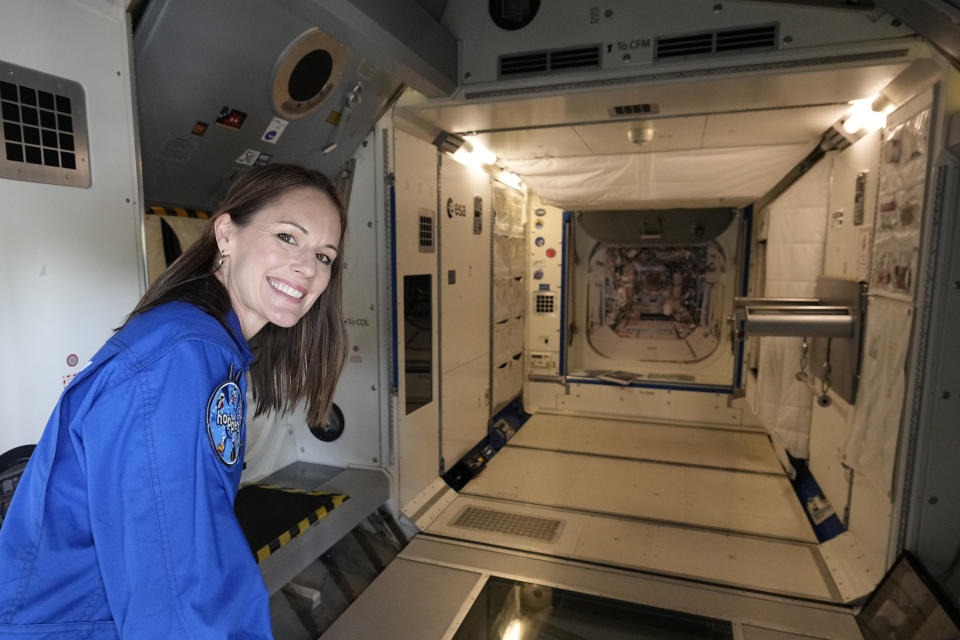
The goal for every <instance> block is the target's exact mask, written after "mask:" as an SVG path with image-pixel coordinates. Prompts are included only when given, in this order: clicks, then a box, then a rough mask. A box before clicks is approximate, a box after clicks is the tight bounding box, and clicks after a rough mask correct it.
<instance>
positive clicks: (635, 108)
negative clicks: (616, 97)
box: [607, 103, 660, 118]
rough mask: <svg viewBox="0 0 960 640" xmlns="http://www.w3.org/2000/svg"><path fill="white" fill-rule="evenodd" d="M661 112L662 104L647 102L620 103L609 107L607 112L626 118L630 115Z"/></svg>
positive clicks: (613, 116) (613, 115) (612, 115)
mask: <svg viewBox="0 0 960 640" xmlns="http://www.w3.org/2000/svg"><path fill="white" fill-rule="evenodd" d="M657 113H660V105H656V104H652V103H645V104H618V105H616V106H613V107H607V114H608V115H609V116H610V117H611V118H626V117H630V116H645V115H653V114H657Z"/></svg>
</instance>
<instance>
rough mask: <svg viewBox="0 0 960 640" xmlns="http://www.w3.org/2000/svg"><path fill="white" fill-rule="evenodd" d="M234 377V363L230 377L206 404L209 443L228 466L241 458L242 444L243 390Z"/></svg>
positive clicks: (218, 387) (219, 386) (221, 460)
mask: <svg viewBox="0 0 960 640" xmlns="http://www.w3.org/2000/svg"><path fill="white" fill-rule="evenodd" d="M233 377H234V376H233V367H230V377H229V379H227V380H225V381H223V382H221V383H220V384H219V385H217V388H216V389H214V390H213V393H212V394H211V395H210V402H209V403H208V404H207V436H208V437H209V438H210V446H211V447H213V452H214V453H215V454H216V456H217V458H218V459H219V460H220V462H222V463H223V464H225V465H227V466H228V467H232V466H233V465H234V464H236V463H237V460H239V459H240V448H241V447H242V446H243V394H242V393H241V391H240V385H239V384H237V383H236V382H235V381H234V380H233Z"/></svg>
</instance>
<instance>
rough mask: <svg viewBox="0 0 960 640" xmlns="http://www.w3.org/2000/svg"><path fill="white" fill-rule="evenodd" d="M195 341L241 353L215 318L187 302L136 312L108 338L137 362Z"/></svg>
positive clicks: (169, 303)
mask: <svg viewBox="0 0 960 640" xmlns="http://www.w3.org/2000/svg"><path fill="white" fill-rule="evenodd" d="M198 341H199V342H205V343H209V344H213V345H219V346H221V347H223V348H224V349H227V350H229V351H231V352H234V353H242V352H243V351H245V349H244V348H241V345H240V344H238V341H237V339H236V338H235V337H234V336H232V335H231V334H230V332H228V331H227V329H226V327H224V325H223V324H221V323H220V321H219V320H218V319H217V318H215V317H213V316H212V315H210V314H209V313H207V312H206V311H204V310H203V309H201V308H199V307H197V306H195V305H193V304H190V303H188V302H168V303H165V304H162V305H159V306H157V307H154V308H153V309H150V310H148V311H144V312H143V313H139V314H137V315H136V316H134V317H133V318H130V320H129V321H128V322H127V323H126V324H125V325H124V326H123V328H122V329H120V331H118V332H117V333H116V334H115V335H114V337H113V338H112V339H111V342H114V343H116V344H117V346H118V347H120V348H121V349H123V350H125V351H128V352H131V353H132V355H135V357H136V359H137V360H141V361H144V360H148V359H150V358H151V356H156V355H160V354H162V353H165V352H167V351H170V350H171V349H173V348H175V347H176V346H178V345H181V344H185V343H195V342H198ZM243 346H244V347H245V345H243Z"/></svg>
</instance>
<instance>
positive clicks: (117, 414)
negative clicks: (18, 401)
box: [0, 302, 272, 640]
mask: <svg viewBox="0 0 960 640" xmlns="http://www.w3.org/2000/svg"><path fill="white" fill-rule="evenodd" d="M228 324H229V325H230V327H231V328H232V330H233V333H234V335H233V336H232V335H231V334H230V333H229V332H228V331H227V330H226V329H225V328H224V327H223V325H221V324H220V323H219V322H218V321H217V320H216V319H215V318H213V317H212V316H210V315H209V314H207V313H205V312H204V311H202V310H201V309H199V308H198V307H195V306H193V305H191V304H188V303H185V302H173V303H169V304H165V305H162V306H160V307H157V308H155V309H152V310H150V311H147V312H146V313H143V314H140V315H138V316H137V317H135V318H133V319H132V320H130V322H129V323H127V325H126V326H125V327H124V328H123V329H121V330H120V331H119V332H117V333H116V334H115V335H114V336H113V337H112V338H111V339H110V340H109V341H108V342H107V343H106V344H105V345H104V346H103V348H101V349H100V351H99V352H97V354H96V355H95V356H94V357H93V359H92V361H91V363H90V364H88V365H87V366H86V368H84V369H83V370H82V371H81V372H80V373H79V374H78V375H77V377H76V378H75V379H74V380H73V381H72V382H71V383H70V385H69V386H68V387H67V389H66V390H65V391H64V393H63V395H61V397H60V401H59V402H58V403H57V406H56V407H55V409H54V411H53V415H52V416H51V417H50V421H49V422H48V423H47V426H46V430H45V431H44V433H43V436H42V437H41V439H40V442H39V444H38V445H37V448H36V450H35V451H34V453H33V455H32V456H31V458H30V462H29V463H28V465H27V468H26V470H25V472H24V474H23V477H22V479H21V482H20V485H19V486H18V488H17V490H16V493H15V494H14V497H13V502H12V504H11V505H10V510H9V512H8V514H7V517H6V519H5V520H4V522H3V525H2V528H0V638H10V637H16V638H30V639H31V640H39V639H41V638H58V639H59V638H78V639H79V638H90V639H97V640H99V639H101V638H103V639H106V638H120V637H122V638H136V639H137V640H141V639H147V638H164V639H169V638H217V639H218V640H220V639H223V638H271V637H272V635H271V631H270V609H269V596H268V594H267V591H266V588H265V587H264V584H263V579H262V578H261V577H260V572H259V570H258V569H257V565H256V562H255V561H254V558H253V554H252V553H251V552H250V547H249V546H248V544H247V541H246V539H245V538H244V535H243V532H242V531H241V529H240V526H239V524H238V522H237V519H236V516H234V513H233V501H234V497H235V496H236V493H237V488H238V485H239V483H240V474H241V470H242V467H243V455H242V451H243V438H244V436H245V433H244V429H243V424H244V417H245V416H244V415H243V409H244V407H243V405H242V403H243V399H244V398H245V392H246V381H245V379H244V376H243V375H242V373H243V372H244V371H246V370H247V369H248V367H249V366H250V362H251V360H252V359H253V356H252V354H251V353H250V350H249V348H248V346H247V344H246V341H245V340H244V339H243V335H242V333H241V331H240V323H239V321H238V320H237V316H236V314H235V313H234V312H233V311H231V312H230V314H229V317H228ZM234 372H235V373H234ZM231 376H233V377H232V380H231V378H230V377H231ZM231 408H232V411H233V413H232V414H229V411H228V410H231ZM228 414H229V415H228ZM221 423H222V424H221Z"/></svg>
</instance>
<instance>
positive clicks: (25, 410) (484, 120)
mask: <svg viewBox="0 0 960 640" xmlns="http://www.w3.org/2000/svg"><path fill="white" fill-rule="evenodd" d="M2 14H3V16H4V17H3V19H0V36H2V37H0V81H2V84H0V86H2V87H3V89H4V93H3V94H2V96H0V97H2V100H3V116H2V117H3V134H2V135H3V139H2V140H0V151H2V154H0V201H2V202H3V207H2V215H3V222H4V227H5V231H4V233H3V234H2V237H0V255H2V256H3V257H2V264H3V271H4V276H5V277H4V278H3V282H2V284H0V287H2V289H0V292H2V297H3V299H4V300H6V301H7V302H6V303H5V305H4V308H5V310H4V313H3V314H0V329H2V330H0V341H2V351H3V353H4V354H5V358H4V364H3V365H2V366H0V406H2V407H3V418H4V426H3V428H2V429H0V488H2V490H3V492H2V493H0V507H2V508H3V511H4V513H5V512H6V509H7V507H8V506H9V503H10V500H11V498H12V496H13V492H14V489H15V487H16V480H17V478H18V477H19V474H21V473H22V471H23V468H24V467H25V465H26V464H28V460H29V454H30V451H31V450H32V445H34V444H35V443H36V442H37V441H38V439H39V438H40V434H41V432H42V429H43V425H44V424H45V423H46V420H47V418H48V415H49V411H50V409H51V408H52V407H53V406H54V404H55V403H56V401H57V398H58V397H59V395H60V394H61V392H62V391H63V389H64V388H65V387H66V386H67V385H69V383H70V381H71V380H72V379H73V377H74V376H75V375H76V374H77V373H78V371H79V370H80V369H81V368H82V366H83V363H84V362H87V361H88V360H89V359H90V357H91V356H92V354H93V353H95V352H96V350H97V349H98V348H99V346H100V345H101V344H103V342H104V341H105V340H106V339H107V338H108V337H109V336H110V335H111V333H112V331H113V329H114V328H115V327H117V326H119V325H120V324H121V323H122V321H123V319H124V317H125V316H126V314H127V313H129V311H130V310H131V309H132V308H133V306H134V305H135V304H136V302H137V300H138V299H139V298H140V296H141V295H142V294H143V292H144V291H145V290H146V288H147V287H148V286H149V285H150V283H151V282H153V281H154V280H155V279H156V278H157V277H158V276H159V275H160V274H161V273H163V271H164V270H165V269H166V267H167V266H168V265H169V264H170V263H172V261H173V260H175V259H176V258H177V256H179V255H180V254H181V253H182V252H183V250H184V249H185V248H187V247H188V246H189V245H190V244H191V243H192V242H193V241H194V240H195V239H196V238H197V237H198V236H199V234H200V232H201V230H202V229H203V228H204V225H205V224H207V222H208V219H209V218H210V216H211V214H212V212H214V211H215V208H216V206H217V203H218V200H219V199H220V198H221V197H222V195H223V193H224V191H225V189H226V186H227V185H228V184H230V182H231V181H232V180H233V179H234V178H236V177H237V176H238V175H240V174H241V173H242V172H243V171H245V170H247V169H249V168H250V167H257V166H262V165H267V164H271V163H280V162H283V163H294V164H301V165H304V166H308V167H311V168H314V169H318V170H320V171H322V172H324V173H325V174H327V175H328V176H330V177H331V178H332V179H334V180H335V181H336V183H337V185H338V186H339V187H340V188H341V190H342V191H343V194H344V198H345V200H346V202H347V204H348V212H349V213H348V218H349V226H348V232H347V237H346V241H345V242H346V246H345V248H344V249H345V250H344V257H345V262H344V270H345V271H344V274H345V275H344V322H345V324H346V327H347V332H348V335H349V341H350V347H349V352H348V357H347V364H346V368H345V370H344V373H343V375H342V377H341V379H340V382H339V385H338V388H337V391H336V396H335V399H334V400H335V406H334V409H333V411H332V412H331V414H330V416H329V417H328V419H327V421H326V422H324V423H322V424H308V420H307V419H306V417H305V412H304V410H303V409H302V408H301V407H297V408H295V409H294V410H293V411H291V412H290V413H287V414H275V413H272V414H268V415H266V416H257V417H253V414H254V411H253V410H251V411H249V413H248V418H247V422H246V436H245V438H246V439H245V445H244V472H243V480H242V485H241V487H242V488H241V494H242V493H243V492H244V489H245V488H259V489H263V490H275V491H279V493H275V494H270V495H271V496H272V497H267V498H253V497H250V496H252V495H253V494H252V493H247V494H246V495H247V496H248V497H247V498H246V500H247V502H246V503H245V505H244V507H243V510H242V511H243V514H246V515H245V516H244V515H242V514H241V509H240V507H239V506H238V516H240V517H241V524H242V525H243V526H244V530H245V532H247V533H248V540H249V541H250V546H251V551H252V552H253V554H254V556H255V558H256V560H257V562H258V564H259V567H260V570H261V574H262V575H263V578H264V582H265V584H266V586H267V589H268V591H269V592H270V594H271V611H272V613H273V615H274V623H273V624H274V633H275V635H276V636H277V637H290V638H296V637H318V636H319V635H320V634H321V633H323V634H324V637H334V638H336V637H345V638H346V637H388V636H390V637H411V638H412V637H418V638H420V637H434V636H435V637H437V638H440V637H443V638H454V637H456V638H467V637H471V638H472V637H494V636H493V635H491V636H487V635H482V633H491V634H492V633H494V632H493V631H492V629H494V628H495V627H496V625H501V627H502V626H503V624H505V623H504V619H505V618H504V615H505V614H503V613H500V614H498V613H496V611H494V609H495V607H494V606H493V604H492V603H494V602H495V601H496V602H498V603H500V604H502V603H503V602H508V601H509V602H513V603H514V604H516V605H517V607H520V608H523V607H527V609H526V613H525V614H524V615H527V616H528V619H529V620H536V621H537V622H536V624H538V625H541V626H540V627H538V628H540V629H541V632H542V633H545V634H548V632H552V633H554V635H549V634H548V635H542V636H537V635H533V632H532V631H530V632H529V633H528V635H522V634H520V632H519V631H516V634H515V635H512V636H510V635H509V634H508V633H506V632H504V631H503V629H502V628H501V630H500V631H499V632H497V634H496V637H512V638H520V637H627V636H615V635H609V636H601V635H591V632H588V631H585V630H584V629H583V628H581V629H580V630H579V631H576V629H577V628H578V627H577V625H578V624H587V623H586V622H584V620H585V618H584V616H586V614H584V613H581V614H577V613H576V612H577V611H581V612H582V611H586V609H580V608H579V607H580V605H569V603H570V602H572V601H571V600H569V599H568V598H570V597H573V596H572V594H579V595H583V594H590V597H592V598H595V599H597V602H595V603H594V604H595V605H596V606H598V607H600V609H598V610H597V611H601V612H602V611H607V612H608V613H609V610H607V609H603V607H605V606H608V605H607V604H604V603H600V601H599V599H604V602H607V601H608V600H609V601H615V602H620V603H621V604H623V606H624V607H626V606H627V604H624V603H628V604H629V605H630V607H633V608H635V609H638V610H641V611H645V612H646V613H645V614H643V615H647V614H649V615H653V616H654V617H656V616H655V614H656V612H657V611H660V612H663V611H671V612H675V613H676V614H677V615H678V616H686V617H687V618H689V619H690V620H693V619H694V618H695V619H696V621H698V622H697V624H700V623H703V624H707V622H704V621H710V622H709V624H714V623H716V624H718V625H719V626H718V627H717V628H718V629H721V631H719V632H717V633H719V635H716V636H710V637H752V638H768V637H769V638H774V637H777V638H779V637H797V638H801V637H837V638H840V637H843V638H846V637H857V638H859V637H868V638H872V637H950V636H949V633H947V632H946V631H943V630H944V629H947V630H949V629H953V630H956V629H957V628H958V627H957V625H958V624H960V619H958V618H957V617H956V609H957V606H958V594H960V571H958V568H957V567H958V564H960V548H958V543H957V539H956V534H955V532H956V531H957V530H958V528H960V508H958V507H960V477H958V470H957V466H956V464H955V463H954V458H955V457H956V453H957V452H958V451H960V432H958V431H957V429H955V428H954V418H953V416H955V415H956V410H955V409H954V408H953V407H952V404H954V403H956V402H957V401H958V398H960V389H957V388H956V385H957V381H958V380H960V371H958V370H957V369H958V367H960V358H956V357H953V356H954V355H955V354H956V353H957V352H958V349H960V336H958V335H957V333H956V332H955V331H950V328H951V327H953V326H956V322H957V321H958V320H960V318H958V315H960V306H958V303H957V300H956V296H957V295H958V293H957V291H958V288H957V286H956V283H957V282H960V280H958V276H957V268H958V267H957V264H956V260H955V255H956V253H957V252H956V251H955V247H957V246H958V240H960V235H958V234H960V228H958V225H957V224H956V215H955V214H956V211H957V205H958V201H957V197H958V184H960V180H958V178H960V169H958V167H960V164H958V160H960V156H958V149H960V116H958V113H960V73H958V62H957V60H958V55H960V28H958V26H957V25H958V24H960V8H958V7H957V6H956V3H954V2H951V1H949V0H919V1H915V2H909V1H907V0H902V1H901V0H866V1H859V2H852V1H844V0H836V1H833V0H817V1H814V0H810V1H805V0H795V1H784V2H772V1H769V2H768V1H763V0H724V1H723V2H713V1H710V2H706V1H703V0H643V1H642V2H640V1H636V0H609V1H608V2H603V3H601V2H594V1H593V0H590V1H587V0H564V1H562V2H542V3H541V2H539V1H538V0H518V1H515V2H506V1H502V2H501V1H494V0H491V1H490V2H476V1H475V0H392V1H391V2H376V1H374V0H339V1H333V0H330V1H328V0H300V1H294V0H262V1H258V2H253V1H243V2H235V1H234V0H207V1H204V2H199V3H197V2H188V1H185V0H133V1H130V2H120V1H119V0H68V1H64V2H54V1H53V0H14V1H12V2H7V3H5V5H4V7H3V9H2ZM18 87H19V91H18ZM34 90H35V91H36V95H38V96H40V102H41V104H39V105H38V106H36V107H34V106H33V105H34V104H35V103H31V102H29V101H28V100H27V99H26V98H24V95H27V93H29V92H30V91H34ZM24 92H27V93H24ZM44 96H52V97H51V98H50V100H51V102H50V104H49V105H46V106H45V105H44V104H43V103H42V102H43V97H44ZM278 488H279V489H278ZM281 494H283V495H281ZM265 495H266V494H265ZM290 496H296V500H295V499H294V498H291V497H290ZM304 496H307V497H312V498H313V499H316V500H320V501H321V502H322V505H321V506H318V504H320V503H316V504H314V503H310V504H309V505H307V506H304V505H301V504H299V503H297V504H296V505H294V506H291V509H294V511H296V510H297V509H300V511H296V513H294V514H293V515H289V514H286V515H278V514H276V513H275V512H273V511H269V512H266V511H262V510H259V509H260V508H261V507H262V506H264V505H262V504H259V502H266V503H271V502H272V503H274V506H275V505H276V504H279V503H280V502H282V501H285V500H287V499H289V500H291V504H292V503H293V502H296V501H297V500H299V499H300V498H303V500H307V498H305V497H304ZM238 500H239V499H238ZM304 504H306V502H304ZM248 507H249V509H248ZM303 509H306V511H303ZM264 514H269V515H264ZM244 517H246V518H247V521H246V522H244ZM291 518H292V519H291ZM0 526H2V514H0ZM524 528H529V529H531V530H533V533H529V532H528V533H527V534H525V533H523V532H522V531H521V530H522V529H524ZM251 532H252V533H251ZM538 536H539V537H538ZM255 540H256V541H255ZM351 545H353V546H351ZM351 563H353V564H351ZM360 565H363V568H362V569H360V568H358V567H359V566H360ZM907 574H909V575H907ZM910 580H913V582H910V583H909V584H911V585H914V586H916V589H915V591H914V592H913V593H915V594H916V593H919V592H921V591H922V592H923V594H924V595H923V598H924V599H923V604H918V603H919V602H920V601H919V600H916V601H914V602H912V603H905V602H904V601H903V598H901V599H900V600H897V596H896V593H900V595H901V596H902V592H906V591H909V588H908V587H907V586H904V585H906V584H907V583H908V582H909V581H910ZM510 581H513V582H510ZM351 583H352V586H351ZM917 585H919V586H917ZM898 589H899V590H900V591H899V592H898V591H897V590H898ZM544 590H545V591H544ZM894 592H896V593H894ZM544 593H547V596H543V594H544ZM542 597H546V598H547V599H548V600H549V602H543V601H541V600H540V599H541V598H542ZM916 597H917V598H920V596H916ZM481 602H486V603H487V605H485V606H487V608H488V609H489V611H487V612H486V613H483V612H478V609H477V606H479V605H477V603H481ZM531 602H532V603H533V605H532V608H531V607H529V606H528V605H531ZM521 605H523V606H521ZM568 605H569V606H568ZM498 606H499V605H498ZM583 606H586V605H583ZM591 606H593V605H591ZM618 606H619V605H618ZM894 609H896V611H897V612H898V614H897V615H899V618H898V617H897V615H893V614H891V613H890V611H892V610H894ZM920 610H922V611H924V613H923V616H922V618H923V622H916V616H915V615H914V613H915V612H916V611H920ZM375 611H376V612H377V614H376V615H374V614H373V612H375ZM497 611H500V609H497ZM550 612H552V613H550ZM571 612H572V613H571ZM758 612H759V613H758ZM548 613H550V615H552V616H553V617H552V618H549V619H548V618H547V617H546V616H547V615H548ZM518 615H519V614H518ZM578 615H580V617H579V618H578V617H577V616H578ZM597 615H598V616H601V617H603V615H607V614H602V615H601V613H598V614H597ZM611 615H612V616H613V617H614V618H616V617H617V616H619V615H620V614H617V615H613V614H610V615H608V616H607V617H610V616H611ZM623 615H624V616H627V617H628V618H629V620H637V619H639V618H630V617H629V616H633V615H641V614H637V613H636V612H635V611H634V610H633V609H631V612H630V613H629V614H627V613H624V614H623ZM917 615H919V614H917ZM484 616H486V617H484ZM498 616H499V617H498ZM565 616H566V617H565ZM911 616H913V617H911ZM687 618H684V619H685V620H686V619H687ZM517 619H518V620H519V618H517ZM625 619H626V618H625ZM644 619H646V618H644ZM651 619H652V618H651ZM664 619H665V620H666V619H667V618H664ZM671 619H672V618H671ZM908 619H909V620H912V621H913V622H909V623H908V622H904V621H906V620H908ZM897 620H899V622H897ZM716 621H720V622H716ZM531 624H532V623H531ZM636 624H639V623H634V622H631V623H630V625H636ZM644 624H646V623H644ZM650 624H654V623H652V622H651V623H650ZM658 624H659V623H658ZM663 624H665V625H667V627H669V626H670V625H671V624H675V622H673V623H671V622H669V621H668V622H664V623H663ZM690 624H694V623H693V622H690ZM911 624H912V625H915V627H916V628H915V629H913V631H915V632H916V633H920V631H919V629H920V628H921V627H923V625H927V627H925V628H927V629H936V630H937V633H941V632H942V633H943V634H944V635H936V634H934V635H931V636H919V635H917V636H911V635H896V633H899V631H897V632H894V631H890V630H891V629H899V630H901V631H903V630H904V629H908V628H910V627H909V625H911ZM951 624H952V625H954V626H953V627H951V626H950V625H951ZM458 625H459V629H460V630H459V631H457V629H458ZM485 625H486V626H485ZM544 625H546V626H544ZM724 625H726V626H724ZM885 625H886V626H885ZM897 625H899V626H897ZM667 627H664V628H667ZM481 628H483V629H488V630H491V631H483V632H482V633H481V631H479V629H481ZM498 628H499V627H498ZM511 628H512V627H511ZM518 628H519V627H518ZM625 628H626V629H630V628H633V629H636V628H638V627H637V626H633V627H631V626H629V625H628V626H627V627H625ZM704 628H706V627H704ZM711 628H713V627H711ZM469 629H475V631H468V630H469ZM722 629H728V630H729V634H732V635H724V634H726V633H728V631H723V630H722ZM883 629H886V630H887V633H894V635H886V636H885V635H883V633H884V631H883ZM385 630H391V631H390V632H388V631H385ZM550 630H552V631H550ZM510 633H513V632H510ZM563 633H580V634H581V635H563ZM611 633H612V632H611ZM704 633H705V632H704ZM778 633H779V634H783V635H776V634H778ZM904 633H906V632H905V631H904ZM391 634H393V635H391ZM471 634H473V635H471ZM557 634H559V635H557ZM791 634H793V635H791ZM804 634H809V635H804ZM818 634H819V635H818Z"/></svg>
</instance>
